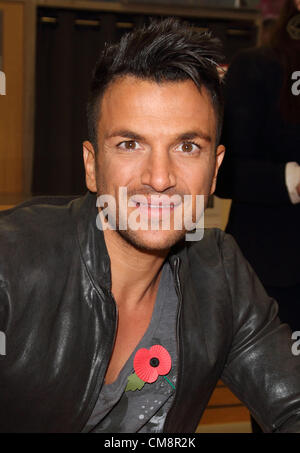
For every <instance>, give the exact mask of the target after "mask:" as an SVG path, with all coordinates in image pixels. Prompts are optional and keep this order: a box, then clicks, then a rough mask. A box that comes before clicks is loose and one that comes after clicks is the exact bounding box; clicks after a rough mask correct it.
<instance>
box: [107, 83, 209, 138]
mask: <svg viewBox="0 0 300 453" xmlns="http://www.w3.org/2000/svg"><path fill="white" fill-rule="evenodd" d="M99 119H101V122H102V126H104V128H105V129H106V132H105V135H107V133H108V134H110V135H111V134H112V133H113V131H114V130H117V129H119V130H122V129H124V130H126V129H128V130H132V131H136V132H138V130H137V129H138V128H139V127H141V126H142V127H143V129H144V133H146V130H147V128H149V130H151V128H152V127H154V126H155V127H156V128H159V129H163V130H164V131H165V133H166V134H168V135H169V134H174V133H175V130H176V131H178V132H177V133H178V134H180V133H181V134H184V133H189V132H190V131H197V130H198V131H199V130H200V131H201V134H202V135H206V136H210V135H211V134H212V131H215V113H214V109H213V105H212V102H211V98H210V95H209V94H208V92H207V90H206V89H205V88H204V87H203V88H202V89H201V91H199V89H198V88H197V87H196V85H195V84H194V82H192V80H185V81H182V82H163V83H157V82H155V81H149V80H142V79H137V78H135V77H133V76H126V77H123V78H122V79H120V80H116V81H115V82H113V83H112V84H111V85H110V86H109V88H108V89H107V90H106V92H105V93H104V96H103V100H102V106H101V116H100V118H99ZM121 125H122V126H121ZM100 129H101V128H100ZM102 130H103V129H102Z"/></svg>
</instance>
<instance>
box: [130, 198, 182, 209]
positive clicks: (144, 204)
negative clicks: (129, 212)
mask: <svg viewBox="0 0 300 453" xmlns="http://www.w3.org/2000/svg"><path fill="white" fill-rule="evenodd" d="M130 200H131V201H132V202H133V203H135V205H136V206H137V207H140V208H143V209H145V208H148V209H174V208H175V207H177V206H179V205H180V204H181V197H180V196H178V200H176V201H174V200H167V199H166V196H164V198H163V199H160V197H159V196H158V195H153V196H150V197H146V196H138V195H137V196H133V197H131V198H130Z"/></svg>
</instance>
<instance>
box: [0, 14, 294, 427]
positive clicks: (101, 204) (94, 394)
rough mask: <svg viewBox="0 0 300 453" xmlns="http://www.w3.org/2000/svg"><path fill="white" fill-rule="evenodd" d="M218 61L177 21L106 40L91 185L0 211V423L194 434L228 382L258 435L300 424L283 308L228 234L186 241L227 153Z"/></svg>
mask: <svg viewBox="0 0 300 453" xmlns="http://www.w3.org/2000/svg"><path fill="white" fill-rule="evenodd" d="M216 61H217V49H216V43H215V42H214V40H212V39H211V37H210V36H209V35H202V34H199V33H198V32H197V31H196V30H194V29H192V28H189V27H187V26H185V25H183V24H180V23H178V22H176V21H175V20H171V19H169V20H165V21H162V22H158V23H156V24H155V23H154V24H152V25H150V26H149V27H148V28H145V29H141V30H136V31H134V32H133V33H132V34H129V35H126V36H125V37H124V38H123V39H122V41H121V42H120V44H118V45H115V46H109V47H107V48H106V49H105V50H104V52H103V54H102V55H101V58H100V60H99V61H98V63H97V66H96V70H95V73H94V77H93V81H92V86H91V96H90V100H89V107H88V121H89V131H90V141H86V142H85V143H84V146H83V156H84V165H85V170H86V183H87V187H88V189H89V192H88V193H87V194H86V195H85V196H83V197H79V198H75V199H73V200H66V199H63V198H57V199H56V198H45V199H37V200H31V201H29V202H26V203H24V204H23V205H20V206H18V207H16V208H14V209H11V210H9V211H6V212H3V213H2V214H1V218H0V238H1V239H0V241H1V258H0V270H1V274H0V282H1V286H0V291H1V292H0V330H2V331H3V332H5V334H6V344H7V351H6V355H5V356H1V368H0V386H1V393H0V427H1V431H22V432H28V431H34V432H179V433H180V432H193V431H195V429H196V427H197V424H198V422H199V420H200V418H201V415H202V414H203V411H204V409H205V407H206V405H207V402H208V400H209V398H210V395H211V393H212V391H213V389H214V387H215V385H216V383H217V381H218V379H220V378H222V380H223V381H224V382H225V383H226V384H227V385H229V387H230V388H231V389H232V390H233V391H234V392H235V393H236V394H237V396H238V397H239V398H240V399H241V400H242V401H244V403H245V404H246V405H247V406H248V407H249V408H250V410H251V412H252V413H253V414H254V416H255V417H256V418H257V420H258V421H259V423H260V424H261V425H262V426H263V428H264V430H265V431H268V432H271V431H277V432H279V431H282V432H300V416H299V412H300V359H299V357H297V356H295V355H293V354H292V352H291V346H292V344H291V332H290V330H289V328H288V326H287V325H285V324H281V323H280V321H279V319H278V318H277V305H276V302H275V301H273V300H272V299H270V298H268V296H267V295H266V293H265V291H264V289H263V287H262V285H261V284H260V282H259V281H258V279H257V277H256V276H255V274H254V273H253V271H252V269H251V268H250V266H249V265H248V263H247V262H246V261H245V260H244V258H243V257H242V255H241V253H240V251H239V249H238V247H237V245H236V244H235V242H234V241H233V239H232V238H231V236H229V235H226V234H224V233H223V232H222V231H220V230H218V229H212V230H208V231H205V234H204V237H203V238H201V237H200V240H199V236H195V239H198V240H193V237H190V236H189V237H188V236H187V235H188V234H189V235H193V234H197V233H199V230H198V228H197V225H198V223H199V222H200V220H201V213H202V208H201V206H200V212H199V210H198V209H197V208H198V204H199V203H198V201H199V198H197V196H199V195H200V201H201V199H202V200H203V198H204V199H205V203H204V204H206V203H207V197H208V195H209V194H211V193H213V191H214V189H215V183H216V177H217V172H218V168H219V166H220V164H221V161H222V158H223V155H224V147H223V146H222V145H220V144H219V143H218V140H219V134H220V128H221V117H222V100H221V87H220V83H219V77H218V72H217V63H216ZM124 193H125V195H124ZM120 194H121V196H120ZM162 196H163V197H162ZM201 197H202V198H201ZM112 200H113V201H114V202H112ZM124 200H125V204H124ZM187 207H188V208H189V209H190V213H191V214H192V215H191V217H190V218H189V219H188V221H187V222H183V220H186V214H185V208H187ZM202 207H203V206H202ZM166 213H167V214H168V215H169V220H170V222H169V227H168V228H164V226H165V225H166V223H167V222H166V218H167V217H168V216H166V215H165V214H166ZM181 221H182V222H181ZM180 222H181V225H182V226H181V228H179V225H180ZM193 231H194V233H193ZM187 237H188V240H186V239H187Z"/></svg>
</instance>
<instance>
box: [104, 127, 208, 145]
mask: <svg viewBox="0 0 300 453" xmlns="http://www.w3.org/2000/svg"><path fill="white" fill-rule="evenodd" d="M113 137H124V138H129V139H130V140H137V141H146V139H145V137H143V136H142V135H140V134H138V133H136V132H133V131H130V130H127V129H120V130H116V131H113V132H111V133H108V134H106V135H105V139H106V140H107V139H110V138H113ZM195 138H201V139H202V140H205V141H206V142H209V143H210V142H211V141H212V139H211V137H210V135H208V134H206V133H204V132H203V131H201V130H197V131H189V132H184V133H183V134H180V135H178V136H177V138H176V141H184V140H193V139H195Z"/></svg>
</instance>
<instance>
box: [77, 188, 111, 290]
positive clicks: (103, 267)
mask: <svg viewBox="0 0 300 453" xmlns="http://www.w3.org/2000/svg"><path fill="white" fill-rule="evenodd" d="M96 201H97V195H96V193H92V192H87V193H86V194H85V195H84V196H83V197H81V198H77V199H76V200H74V201H73V202H72V203H71V215H72V216H73V218H74V220H75V224H76V230H77V239H78V244H79V249H80V254H81V257H82V259H83V261H84V264H85V267H86V270H87V272H88V274H89V276H90V278H91V279H92V281H93V283H94V285H95V287H96V288H97V289H98V290H100V292H101V290H102V289H103V288H104V289H106V290H107V291H110V289H111V274H110V259H109V255H108V251H107V248H106V245H105V240H104V234H103V231H102V230H100V229H98V227H97V225H96V220H97V215H98V208H97V206H96Z"/></svg>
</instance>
